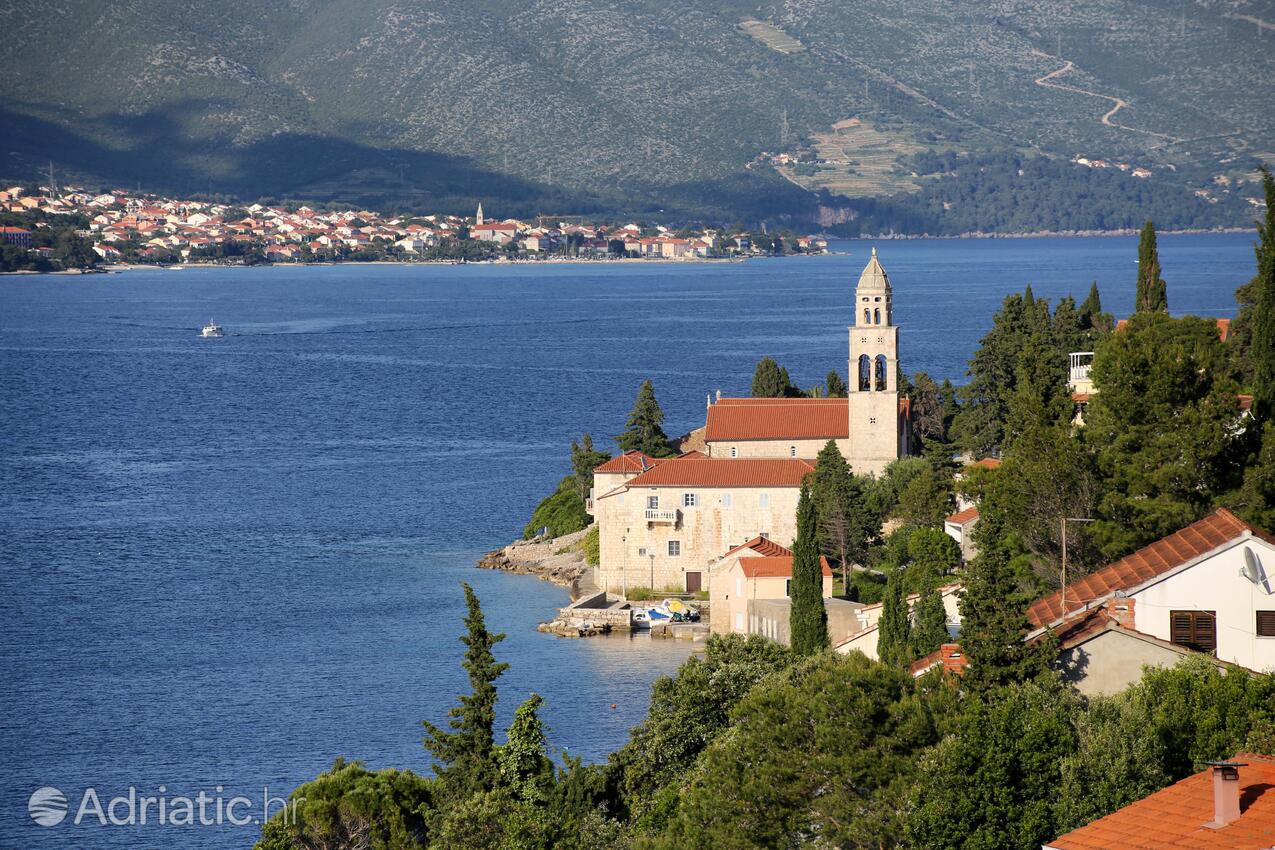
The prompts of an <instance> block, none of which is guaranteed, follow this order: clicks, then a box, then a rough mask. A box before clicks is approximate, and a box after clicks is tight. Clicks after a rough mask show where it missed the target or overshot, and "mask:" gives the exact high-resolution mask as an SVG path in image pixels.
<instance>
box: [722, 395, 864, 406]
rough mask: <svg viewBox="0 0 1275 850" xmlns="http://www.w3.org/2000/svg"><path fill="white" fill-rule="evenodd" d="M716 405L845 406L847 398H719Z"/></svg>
mask: <svg viewBox="0 0 1275 850" xmlns="http://www.w3.org/2000/svg"><path fill="white" fill-rule="evenodd" d="M713 404H714V406H716V405H719V404H726V405H740V404H742V405H759V404H760V405H766V404H805V405H814V404H829V405H833V406H838V407H845V406H846V400H845V399H844V398H747V397H745V398H719V399H718V400H717V401H715V402H713Z"/></svg>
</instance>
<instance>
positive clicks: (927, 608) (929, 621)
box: [912, 538, 951, 658]
mask: <svg viewBox="0 0 1275 850" xmlns="http://www.w3.org/2000/svg"><path fill="white" fill-rule="evenodd" d="M949 539H950V538H949ZM950 639H951V636H950V635H949V634H948V633H947V611H946V610H945V609H944V608H943V596H942V594H940V593H939V588H938V583H937V582H935V581H931V582H929V583H928V584H927V585H926V587H925V590H923V591H921V598H920V600H919V601H918V602H917V603H916V626H915V627H914V628H913V629H912V654H913V656H915V657H917V658H920V657H921V656H923V655H929V654H930V653H931V652H933V651H934V650H936V649H938V648H939V647H941V646H942V645H943V644H945V643H947V642H948V641H949V640H950Z"/></svg>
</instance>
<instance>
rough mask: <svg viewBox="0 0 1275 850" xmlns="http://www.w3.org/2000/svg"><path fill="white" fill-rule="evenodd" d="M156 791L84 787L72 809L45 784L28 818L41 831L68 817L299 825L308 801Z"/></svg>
mask: <svg viewBox="0 0 1275 850" xmlns="http://www.w3.org/2000/svg"><path fill="white" fill-rule="evenodd" d="M157 790H158V792H159V793H158V794H154V795H146V794H139V793H138V790H137V788H136V787H135V786H129V788H128V790H127V791H126V792H125V793H123V794H118V795H115V796H105V795H99V794H98V791H97V789H96V788H85V789H84V792H83V793H82V794H81V795H80V797H79V801H78V805H74V806H73V805H71V803H70V802H69V801H68V800H67V796H66V794H64V793H62V790H61V789H59V788H54V787H53V786H51V785H45V786H43V787H41V788H37V789H35V791H33V792H32V793H31V796H30V797H29V798H28V799H27V814H29V815H30V816H31V820H32V821H34V822H35V823H36V824H37V825H38V826H43V827H55V826H57V825H58V824H60V823H62V821H64V820H67V816H68V815H72V817H71V819H70V820H71V823H73V824H75V825H76V826H81V825H83V824H88V825H93V824H94V823H96V824H97V825H98V826H148V825H158V826H222V825H223V824H229V825H231V826H248V825H249V824H253V825H257V824H262V823H265V822H266V821H267V820H269V819H270V818H271V816H272V815H276V814H277V815H278V816H279V817H280V818H282V820H283V822H284V823H295V822H296V816H297V806H298V805H300V804H301V803H303V802H304V801H305V798H304V797H292V798H288V797H272V796H271V795H270V788H269V787H268V786H267V787H264V788H262V789H261V796H260V798H259V799H254V798H253V797H247V796H244V795H242V794H240V795H235V796H228V795H227V794H226V793H225V790H226V789H225V788H223V787H222V786H220V785H218V786H217V787H216V790H215V792H214V793H212V794H209V793H208V792H207V791H204V790H201V791H199V792H198V793H196V794H193V795H174V794H169V793H168V788H167V787H166V786H164V785H160V786H159V787H158V789H157Z"/></svg>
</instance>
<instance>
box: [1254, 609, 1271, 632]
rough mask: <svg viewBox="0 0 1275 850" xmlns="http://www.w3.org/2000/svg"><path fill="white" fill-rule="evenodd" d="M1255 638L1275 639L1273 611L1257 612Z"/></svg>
mask: <svg viewBox="0 0 1275 850" xmlns="http://www.w3.org/2000/svg"><path fill="white" fill-rule="evenodd" d="M1257 636H1258V637H1275V611H1258V612H1257Z"/></svg>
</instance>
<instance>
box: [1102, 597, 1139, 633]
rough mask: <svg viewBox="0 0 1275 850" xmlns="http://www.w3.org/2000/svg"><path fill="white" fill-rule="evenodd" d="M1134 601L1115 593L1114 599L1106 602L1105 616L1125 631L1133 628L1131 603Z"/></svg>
mask: <svg viewBox="0 0 1275 850" xmlns="http://www.w3.org/2000/svg"><path fill="white" fill-rule="evenodd" d="M1135 601H1136V600H1133V599H1130V598H1129V597H1127V596H1121V595H1120V594H1119V593H1117V594H1116V597H1115V598H1114V599H1111V600H1110V601H1108V602H1107V606H1106V607H1107V615H1108V616H1109V617H1111V619H1113V620H1115V621H1116V622H1117V623H1119V624H1120V625H1122V626H1124V627H1125V628H1126V629H1132V628H1134V625H1133V624H1134V617H1133V603H1134V602H1135Z"/></svg>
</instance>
